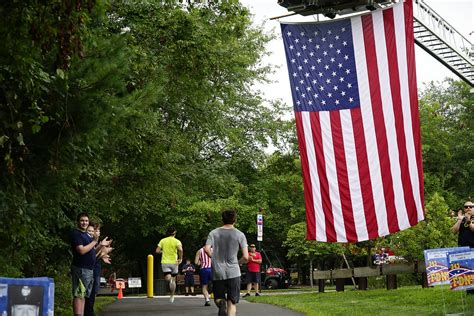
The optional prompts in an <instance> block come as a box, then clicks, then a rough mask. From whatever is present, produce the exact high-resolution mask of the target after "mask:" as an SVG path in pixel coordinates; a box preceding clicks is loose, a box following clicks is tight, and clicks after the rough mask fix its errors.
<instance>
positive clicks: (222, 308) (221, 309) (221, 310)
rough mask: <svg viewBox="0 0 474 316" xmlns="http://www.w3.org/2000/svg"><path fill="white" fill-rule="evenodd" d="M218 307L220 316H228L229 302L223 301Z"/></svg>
mask: <svg viewBox="0 0 474 316" xmlns="http://www.w3.org/2000/svg"><path fill="white" fill-rule="evenodd" d="M217 307H218V308H219V314H218V315H219V316H227V302H226V301H225V300H221V301H220V302H219V305H217Z"/></svg>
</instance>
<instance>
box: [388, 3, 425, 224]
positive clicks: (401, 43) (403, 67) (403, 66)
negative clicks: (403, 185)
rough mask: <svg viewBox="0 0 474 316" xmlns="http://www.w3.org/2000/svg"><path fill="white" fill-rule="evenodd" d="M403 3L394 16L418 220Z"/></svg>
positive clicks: (409, 165)
mask: <svg viewBox="0 0 474 316" xmlns="http://www.w3.org/2000/svg"><path fill="white" fill-rule="evenodd" d="M404 13H405V12H404V8H403V5H396V6H394V7H393V18H394V23H395V25H398V27H396V28H395V38H396V39H397V41H396V43H397V57H398V68H399V74H400V89H401V98H402V110H403V125H404V129H405V139H406V150H407V155H408V169H409V171H410V180H411V185H412V190H413V196H414V198H415V205H416V210H417V214H418V221H421V220H422V219H423V218H424V215H423V206H422V204H421V196H420V189H419V188H420V182H419V180H420V179H419V178H418V164H417V161H416V150H415V141H414V139H413V126H412V121H411V105H410V90H409V88H408V80H409V78H408V64H407V50H406V48H407V46H406V45H407V44H406V38H405V36H406V35H405V15H404Z"/></svg>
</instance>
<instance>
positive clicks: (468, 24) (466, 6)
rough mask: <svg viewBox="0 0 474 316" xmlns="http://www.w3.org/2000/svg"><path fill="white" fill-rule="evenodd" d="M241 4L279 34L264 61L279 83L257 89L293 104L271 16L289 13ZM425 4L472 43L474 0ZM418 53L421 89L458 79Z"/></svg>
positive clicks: (261, 2)
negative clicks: (436, 83)
mask: <svg viewBox="0 0 474 316" xmlns="http://www.w3.org/2000/svg"><path fill="white" fill-rule="evenodd" d="M240 2H241V3H242V4H243V5H245V6H246V7H248V8H249V9H250V11H251V13H252V14H253V15H254V22H255V23H256V24H258V25H261V24H262V23H263V24H264V26H265V29H266V30H267V31H268V32H270V31H272V30H273V32H275V34H276V35H277V39H276V40H274V41H272V42H271V43H269V46H268V49H269V51H270V52H271V55H270V56H269V57H267V58H266V59H265V62H266V63H270V64H272V65H276V66H279V69H277V72H276V73H275V75H273V76H271V77H270V78H271V79H272V80H274V81H276V82H275V83H273V84H268V85H262V86H259V87H258V88H259V89H260V90H262V91H264V92H265V95H266V97H267V98H271V99H276V98H280V99H283V101H284V102H286V103H287V104H290V105H291V104H292V100H291V92H290V82H289V79H288V71H287V68H286V60H285V52H284V48H283V41H282V39H281V32H280V23H279V22H278V21H277V20H269V18H271V17H277V16H281V15H284V14H287V13H288V11H287V10H286V9H285V8H283V7H281V6H280V5H278V1H277V0H240ZM424 2H425V3H426V4H428V5H429V6H430V7H431V8H432V9H433V10H434V11H436V12H437V13H438V14H439V15H441V16H442V17H443V18H444V19H445V20H446V21H447V22H448V23H449V24H451V25H452V26H453V27H454V28H455V29H457V30H458V31H459V32H460V33H461V34H462V35H464V37H466V38H467V39H468V40H469V41H470V42H471V43H473V42H474V34H471V35H469V33H471V32H473V31H474V1H473V0H425V1H424ZM308 18H309V19H314V17H306V18H304V17H301V16H299V15H295V16H294V17H291V18H285V19H282V21H302V20H303V19H306V20H307V19H308ZM415 53H416V56H415V58H416V70H417V80H418V88H422V86H423V83H424V82H429V81H432V80H434V81H441V80H442V79H443V78H445V77H452V78H457V77H456V75H454V74H453V73H452V72H451V71H450V70H449V69H447V68H446V67H445V66H443V65H442V64H441V63H440V62H438V61H437V60H435V59H434V58H433V57H431V56H430V55H429V54H428V53H426V52H425V51H423V50H422V49H421V48H419V47H418V46H417V45H415Z"/></svg>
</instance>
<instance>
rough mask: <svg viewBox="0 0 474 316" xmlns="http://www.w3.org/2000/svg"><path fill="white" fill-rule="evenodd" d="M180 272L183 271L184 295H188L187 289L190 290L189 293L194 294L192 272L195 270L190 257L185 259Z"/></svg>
mask: <svg viewBox="0 0 474 316" xmlns="http://www.w3.org/2000/svg"><path fill="white" fill-rule="evenodd" d="M182 272H183V273H184V287H185V289H186V294H185V295H186V296H188V295H189V290H191V294H192V295H195V294H194V272H196V268H194V265H192V264H191V260H190V259H186V264H185V265H184V267H183V270H182Z"/></svg>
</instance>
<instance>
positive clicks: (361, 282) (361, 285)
mask: <svg viewBox="0 0 474 316" xmlns="http://www.w3.org/2000/svg"><path fill="white" fill-rule="evenodd" d="M358 281H359V290H363V291H365V290H367V284H368V283H369V282H368V278H367V277H359V278H358Z"/></svg>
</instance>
